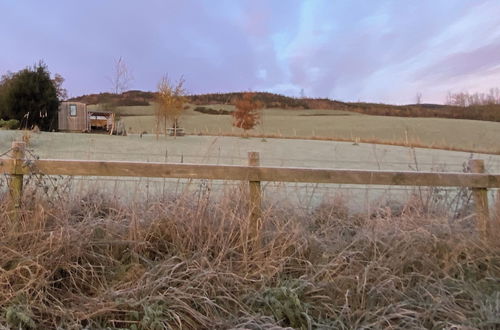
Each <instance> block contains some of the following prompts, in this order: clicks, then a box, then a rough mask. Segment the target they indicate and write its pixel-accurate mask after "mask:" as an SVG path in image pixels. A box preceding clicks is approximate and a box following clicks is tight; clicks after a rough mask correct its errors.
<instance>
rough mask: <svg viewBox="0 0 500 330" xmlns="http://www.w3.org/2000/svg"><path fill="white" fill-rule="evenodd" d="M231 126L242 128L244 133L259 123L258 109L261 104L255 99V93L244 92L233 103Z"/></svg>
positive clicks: (260, 107)
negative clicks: (234, 108)
mask: <svg viewBox="0 0 500 330" xmlns="http://www.w3.org/2000/svg"><path fill="white" fill-rule="evenodd" d="M234 105H235V107H236V110H235V111H234V112H233V119H234V120H233V126H235V127H239V128H242V129H243V130H245V133H246V132H247V131H248V130H250V129H252V128H254V127H255V126H257V125H258V124H259V123H260V109H262V107H263V105H262V103H261V102H259V101H256V100H255V93H248V92H247V93H244V94H243V96H242V97H241V98H239V99H238V100H236V102H235V103H234Z"/></svg>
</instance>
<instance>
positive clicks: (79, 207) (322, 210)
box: [0, 191, 500, 329]
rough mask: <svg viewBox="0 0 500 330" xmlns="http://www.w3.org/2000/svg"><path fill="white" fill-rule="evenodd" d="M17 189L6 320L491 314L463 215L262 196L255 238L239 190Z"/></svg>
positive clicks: (357, 319)
mask: <svg viewBox="0 0 500 330" xmlns="http://www.w3.org/2000/svg"><path fill="white" fill-rule="evenodd" d="M27 196H29V198H26V200H25V204H24V209H23V211H22V214H21V216H20V218H16V217H13V216H12V214H11V213H10V211H9V209H8V208H7V203H6V202H5V200H4V201H3V202H2V203H1V206H0V207H1V210H0V211H1V213H0V214H1V221H0V324H2V325H3V327H4V328H16V329H17V328H23V329H28V328H33V329H36V328H38V329H49V328H64V329H104V328H106V329H117V328H130V329H282V328H287V327H290V328H297V329H368V328H370V329H371V328H373V329H377V328H395V329H398V328H399V329H460V328H461V329H466V328H467V329H468V328H480V329H498V328H499V327H500V280H499V279H500V245H499V244H497V243H496V242H482V241H480V240H478V238H477V235H476V233H475V232H474V230H473V227H470V226H469V224H468V222H467V221H468V220H467V219H455V220H453V221H452V220H450V219H449V218H447V217H445V216H442V215H439V214H438V213H432V214H431V213H429V212H420V211H419V209H418V208H416V207H414V205H413V206H412V205H410V206H407V207H403V208H402V209H400V210H398V211H397V212H395V211H394V212H391V210H390V207H386V208H381V209H380V210H379V211H378V212H374V213H373V214H370V215H359V214H353V213H351V212H350V211H349V209H348V208H347V207H345V205H344V203H343V202H342V200H341V199H336V200H334V201H333V202H328V201H325V203H323V204H322V205H321V206H319V207H317V208H315V209H314V210H313V211H312V212H308V213H304V214H300V213H298V212H296V211H295V210H294V209H293V208H288V207H279V206H278V205H271V206H268V207H266V208H265V212H264V219H263V220H264V221H263V223H264V226H263V228H262V231H261V233H260V237H259V238H258V240H257V239H253V238H251V237H249V236H248V234H249V231H250V228H251V227H252V226H251V223H250V220H249V217H248V212H247V211H246V209H247V208H246V205H245V198H244V195H242V194H239V193H237V191H232V192H231V193H230V194H228V195H227V196H226V197H223V198H217V199H215V198H211V197H210V196H208V195H206V196H201V197H200V196H193V195H183V196H171V197H164V198H161V199H158V200H154V201H150V202H149V203H139V202H137V203H121V202H119V200H118V199H116V198H114V197H112V196H109V195H102V194H99V193H98V192H96V193H89V194H87V195H83V196H82V195H80V196H76V195H73V196H71V197H65V198H62V197H58V198H55V197H47V196H45V195H42V194H27ZM241 196H243V197H241ZM4 199H5V198H4ZM0 328H1V327H0Z"/></svg>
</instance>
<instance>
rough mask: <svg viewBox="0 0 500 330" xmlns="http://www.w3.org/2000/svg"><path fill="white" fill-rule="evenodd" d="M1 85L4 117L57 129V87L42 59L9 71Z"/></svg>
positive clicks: (47, 128) (27, 124)
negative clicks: (22, 67)
mask: <svg viewBox="0 0 500 330" xmlns="http://www.w3.org/2000/svg"><path fill="white" fill-rule="evenodd" d="M3 85H4V87H5V88H4V91H3V97H2V101H3V113H2V115H3V116H4V117H7V119H17V120H19V121H20V123H21V127H23V128H32V127H34V126H35V125H37V126H38V127H39V128H40V129H41V130H44V131H50V130H52V129H57V112H58V109H59V100H58V98H57V88H56V86H55V84H54V81H53V80H51V79H50V72H49V70H48V68H47V65H45V63H43V62H39V63H38V64H37V65H35V66H33V67H28V68H25V69H23V70H21V71H19V72H17V73H15V74H13V75H12V76H10V77H9V78H8V81H7V82H5V81H4V84H3Z"/></svg>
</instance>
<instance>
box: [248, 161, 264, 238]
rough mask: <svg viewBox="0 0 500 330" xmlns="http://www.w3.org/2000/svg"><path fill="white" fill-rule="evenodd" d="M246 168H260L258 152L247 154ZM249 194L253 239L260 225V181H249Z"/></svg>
mask: <svg viewBox="0 0 500 330" xmlns="http://www.w3.org/2000/svg"><path fill="white" fill-rule="evenodd" d="M248 166H260V156H259V153H258V152H249V153H248ZM249 192H250V204H249V207H250V221H251V233H252V237H255V236H256V235H257V234H258V233H259V231H260V228H261V224H262V191H261V187H260V181H249Z"/></svg>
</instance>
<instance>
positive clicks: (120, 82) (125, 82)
mask: <svg viewBox="0 0 500 330" xmlns="http://www.w3.org/2000/svg"><path fill="white" fill-rule="evenodd" d="M109 80H110V82H111V86H112V91H113V93H114V94H121V93H123V92H125V91H126V90H128V89H129V87H130V83H131V82H132V80H134V78H133V76H132V73H131V72H130V70H129V68H128V66H127V64H126V63H125V61H124V60H123V58H122V57H120V58H119V59H118V60H115V64H114V67H113V74H112V76H111V77H110V78H109Z"/></svg>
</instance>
